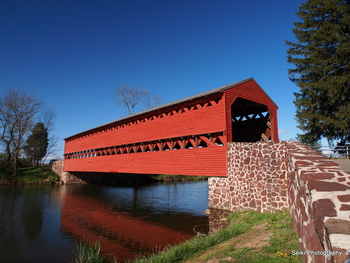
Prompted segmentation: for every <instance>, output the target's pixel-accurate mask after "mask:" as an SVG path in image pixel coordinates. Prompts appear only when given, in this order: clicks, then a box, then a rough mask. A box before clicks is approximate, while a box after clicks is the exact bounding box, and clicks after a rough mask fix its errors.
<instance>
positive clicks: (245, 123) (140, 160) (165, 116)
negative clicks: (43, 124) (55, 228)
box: [64, 78, 278, 176]
mask: <svg viewBox="0 0 350 263" xmlns="http://www.w3.org/2000/svg"><path fill="white" fill-rule="evenodd" d="M277 109H278V107H277V106H276V104H275V103H274V102H273V101H272V100H271V99H270V98H269V96H268V95H267V94H266V93H265V92H264V90H263V89H262V88H261V87H260V86H259V85H258V84H257V83H256V82H255V80H254V79H253V78H249V79H246V80H243V81H239V82H236V83H232V84H230V85H226V86H223V87H220V88H216V89H213V90H210V91H207V92H203V93H200V94H197V95H194V96H191V97H187V98H184V99H181V100H178V101H174V102H171V103H168V104H164V105H162V106H159V107H155V108H153V109H150V110H146V111H143V112H140V113H137V114H134V115H130V116H127V117H125V118H122V119H119V120H116V121H113V122H110V123H107V124H104V125H102V126H98V127H96V128H93V129H90V130H87V131H83V132H81V133H78V134H76V135H73V136H70V137H68V138H66V139H65V154H64V156H65V160H64V170H65V171H69V172H106V173H116V172H117V173H140V174H182V175H206V176H226V173H227V167H226V166H227V160H226V159H227V157H226V151H227V147H226V145H227V143H228V142H257V141H261V142H268V141H278V130H277Z"/></svg>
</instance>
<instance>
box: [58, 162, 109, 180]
mask: <svg viewBox="0 0 350 263" xmlns="http://www.w3.org/2000/svg"><path fill="white" fill-rule="evenodd" d="M63 163H64V161H63V160H58V161H53V162H51V170H52V171H53V172H55V173H56V174H58V175H59V176H60V177H61V182H62V183H64V184H86V183H92V182H94V181H97V180H99V179H101V178H102V176H103V175H102V173H81V172H74V173H70V172H65V171H63Z"/></svg>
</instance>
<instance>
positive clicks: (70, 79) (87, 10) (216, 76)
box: [0, 0, 305, 155]
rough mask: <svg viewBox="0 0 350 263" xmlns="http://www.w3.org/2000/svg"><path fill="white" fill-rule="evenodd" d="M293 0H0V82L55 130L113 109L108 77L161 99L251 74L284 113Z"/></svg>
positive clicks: (283, 128) (79, 126)
mask: <svg viewBox="0 0 350 263" xmlns="http://www.w3.org/2000/svg"><path fill="white" fill-rule="evenodd" d="M303 2H305V1H301V0H264V1H263V0H245V1H241V0H240V1H238V0H196V1H191V0H173V1H170V0H147V1H145V0H123V1H119V0H99V1H97V0H95V1H90V0H67V1H66V0H59V1H57V0H30V1H28V0H0V90H1V92H3V91H5V90H7V89H9V88H12V87H16V88H19V89H26V90H27V91H28V92H31V93H35V94H36V95H37V96H38V97H40V98H42V99H43V100H44V101H45V103H47V104H48V105H50V106H52V107H53V108H54V109H55V110H56V113H57V118H56V122H55V131H54V132H55V133H56V134H57V136H58V137H59V138H60V148H61V149H60V151H59V153H58V154H57V155H62V153H63V138H66V137H69V136H71V135H73V134H76V133H79V132H81V131H84V130H87V129H90V128H93V127H96V126H99V125H102V124H104V123H107V122H110V121H113V120H116V119H119V118H121V117H123V116H124V115H125V114H124V111H123V110H122V109H120V108H118V107H117V106H116V103H115V99H114V96H113V90H114V88H115V87H117V86H120V85H121V84H128V85H131V86H136V87H140V88H144V89H148V90H150V91H151V92H152V93H154V94H157V95H159V96H161V97H162V98H163V102H164V103H167V102H171V101H174V100H177V99H182V98H184V97H187V96H191V95H194V94H198V93H201V92H204V91H207V90H210V89H214V88H217V87H220V86H223V85H227V84H230V83H233V82H236V81H240V80H243V79H246V78H249V77H253V78H254V79H255V80H256V81H257V82H258V83H259V84H260V86H261V87H262V88H263V89H264V90H265V91H266V92H267V94H268V95H269V96H270V97H271V98H272V99H273V100H274V101H275V103H276V104H277V105H278V106H279V110H278V115H279V116H278V117H279V132H280V139H281V140H290V139H293V138H295V136H296V134H297V133H299V132H300V131H299V130H298V129H297V128H296V126H297V123H296V121H295V120H294V115H295V107H294V104H293V99H294V95H293V92H295V91H298V88H297V87H296V86H295V85H294V84H293V83H292V82H291V81H290V80H289V78H288V74H287V68H289V67H292V66H293V65H290V64H288V63H287V62H286V50H287V49H288V47H287V46H286V45H285V40H291V41H295V37H294V35H293V33H292V29H293V27H294V25H293V22H295V21H297V20H298V17H297V15H296V14H295V11H297V10H298V7H299V6H300V5H301V3H303Z"/></svg>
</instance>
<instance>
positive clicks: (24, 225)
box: [0, 181, 208, 263]
mask: <svg viewBox="0 0 350 263" xmlns="http://www.w3.org/2000/svg"><path fill="white" fill-rule="evenodd" d="M207 188H208V184H207V181H199V182H171V183H155V184H149V185H146V186H141V187H115V186H113V187H107V186H100V185H53V186H0V262H2V263H7V262H11V263H13V262H17V263H20V262H26V263H29V262H35V263H37V262H55V263H60V262H62V263H68V262H72V261H73V260H74V252H75V253H77V248H76V242H79V241H80V240H90V241H95V240H97V239H99V240H100V241H101V243H102V251H103V252H104V253H113V254H114V255H115V257H116V259H117V260H119V261H123V259H125V258H133V257H134V256H135V255H139V254H142V253H147V252H152V251H156V250H159V249H160V248H162V247H164V246H166V245H167V244H174V243H179V242H183V241H184V240H186V239H188V238H190V237H192V236H193V235H194V234H195V233H194V231H193V227H194V226H198V225H206V224H208V217H207V216H205V215H204V211H205V210H206V209H207V208H208V190H207Z"/></svg>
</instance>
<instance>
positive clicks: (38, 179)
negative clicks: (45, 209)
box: [0, 165, 60, 184]
mask: <svg viewBox="0 0 350 263" xmlns="http://www.w3.org/2000/svg"><path fill="white" fill-rule="evenodd" d="M59 182H60V177H59V176H58V175H57V174H56V173H54V172H52V171H51V169H50V167H49V166H48V165H43V166H38V167H20V168H18V173H17V176H14V175H13V174H12V173H9V172H7V171H6V170H3V169H0V184H53V183H59Z"/></svg>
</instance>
